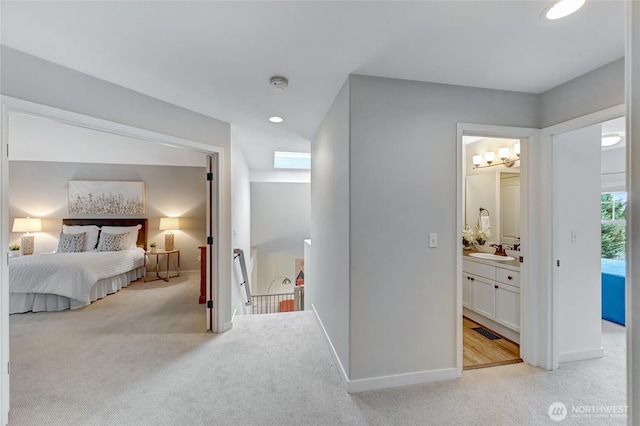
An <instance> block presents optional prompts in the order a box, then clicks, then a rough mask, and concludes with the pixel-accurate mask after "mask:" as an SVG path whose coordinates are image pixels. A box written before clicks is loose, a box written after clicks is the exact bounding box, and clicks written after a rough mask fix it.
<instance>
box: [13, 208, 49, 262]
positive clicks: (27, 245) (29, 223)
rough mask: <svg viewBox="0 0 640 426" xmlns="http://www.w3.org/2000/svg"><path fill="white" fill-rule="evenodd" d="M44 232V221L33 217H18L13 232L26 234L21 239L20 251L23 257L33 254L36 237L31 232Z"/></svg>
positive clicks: (14, 220) (14, 221)
mask: <svg viewBox="0 0 640 426" xmlns="http://www.w3.org/2000/svg"><path fill="white" fill-rule="evenodd" d="M40 231H42V220H40V219H38V218H33V217H16V218H15V219H13V228H12V232H26V234H24V235H23V236H22V238H20V251H21V252H22V254H23V255H27V254H33V246H34V237H33V235H32V234H30V232H40Z"/></svg>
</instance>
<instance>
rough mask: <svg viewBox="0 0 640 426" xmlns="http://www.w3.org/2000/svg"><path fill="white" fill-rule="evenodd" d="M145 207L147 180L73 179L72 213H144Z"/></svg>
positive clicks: (70, 202) (70, 189) (71, 185)
mask: <svg viewBox="0 0 640 426" xmlns="http://www.w3.org/2000/svg"><path fill="white" fill-rule="evenodd" d="M145 211H146V202H145V185H144V182H143V181H101V180H70V181H69V214H71V215H98V214H100V215H119V216H122V215H142V214H144V213H145Z"/></svg>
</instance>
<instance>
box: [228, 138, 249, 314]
mask: <svg viewBox="0 0 640 426" xmlns="http://www.w3.org/2000/svg"><path fill="white" fill-rule="evenodd" d="M249 175H250V171H249V166H248V165H247V161H246V159H245V157H244V153H243V152H242V148H241V147H240V146H239V144H238V143H237V142H236V141H235V140H234V136H233V133H232V139H231V191H232V192H231V202H232V206H231V214H232V221H231V225H232V227H233V231H232V232H233V248H234V249H236V248H239V249H242V251H243V252H244V257H245V263H246V267H247V274H248V275H249V281H251V269H252V265H251V186H250V182H249ZM243 281H244V279H243V278H242V273H241V270H240V260H239V259H236V260H234V262H233V275H232V282H231V296H232V299H231V302H232V306H233V309H235V310H236V312H237V314H243V313H246V312H245V309H246V307H245V302H246V301H247V297H246V292H245V289H244V287H243V286H241V285H240V284H241V283H242V282H243ZM249 284H250V285H251V287H250V288H253V283H251V282H250V283H249Z"/></svg>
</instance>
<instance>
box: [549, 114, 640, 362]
mask: <svg viewBox="0 0 640 426" xmlns="http://www.w3.org/2000/svg"><path fill="white" fill-rule="evenodd" d="M625 115H626V106H625V104H620V105H616V106H613V107H610V108H606V109H603V110H600V111H596V112H594V113H591V114H587V115H584V116H582V117H578V118H574V119H572V120H568V121H565V122H562V123H558V124H555V125H553V126H549V127H546V128H544V129H541V131H540V145H541V152H542V153H544V155H545V157H546V160H545V161H546V164H547V165H548V166H547V170H548V173H547V174H546V175H545V176H542V177H543V178H544V180H545V182H544V186H545V188H546V194H547V198H546V202H547V203H548V204H547V211H546V214H547V217H548V218H549V219H548V220H547V223H546V227H545V228H546V229H544V230H543V233H541V234H540V235H544V239H545V240H546V243H545V245H544V247H542V249H543V250H544V251H543V253H542V257H543V258H544V259H545V261H544V265H548V267H546V268H544V271H545V272H546V277H544V281H545V282H547V283H548V292H549V303H550V313H551V318H550V320H551V321H550V325H551V328H550V330H549V331H550V336H549V343H550V345H549V350H548V353H547V360H546V364H547V365H549V368H548V369H549V370H556V369H558V368H559V365H560V346H559V342H558V339H559V332H558V329H559V324H558V321H557V318H558V309H559V306H558V304H557V303H555V301H557V300H558V293H559V288H558V286H557V285H556V283H557V282H558V269H557V268H556V267H554V262H555V259H556V258H557V252H558V240H557V238H556V235H555V234H554V232H553V231H554V228H555V226H554V225H555V224H556V222H557V220H558V218H557V212H556V206H555V203H554V196H555V191H554V187H553V182H554V179H555V176H554V173H553V172H554V161H553V138H554V137H555V136H556V135H558V134H561V133H566V132H570V131H573V130H578V129H581V128H583V127H588V126H592V125H595V124H600V123H603V122H605V121H609V120H613V119H615V118H620V117H624V116H625ZM627 143H629V140H627ZM628 286H629V284H628V283H627V287H628ZM627 332H628V330H627ZM545 368H546V367H545Z"/></svg>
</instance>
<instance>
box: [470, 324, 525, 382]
mask: <svg viewBox="0 0 640 426" xmlns="http://www.w3.org/2000/svg"><path fill="white" fill-rule="evenodd" d="M476 327H481V326H480V325H479V324H477V323H475V322H473V321H471V320H470V319H468V318H466V317H463V318H462V336H463V337H462V342H463V345H462V346H463V350H462V369H463V370H473V369H475V368H486V367H495V366H498V365H506V364H515V363H518V362H522V359H520V346H519V345H517V344H515V343H513V342H512V341H510V340H507V339H505V338H503V337H501V338H500V339H497V340H490V339H489V338H487V337H485V336H483V335H482V334H480V333H478V332H477V331H475V330H472V329H473V328H476ZM484 328H486V327H484ZM489 331H491V330H489ZM494 334H495V333H494Z"/></svg>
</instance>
